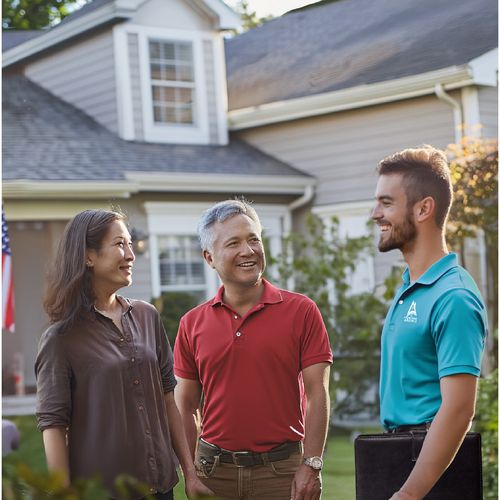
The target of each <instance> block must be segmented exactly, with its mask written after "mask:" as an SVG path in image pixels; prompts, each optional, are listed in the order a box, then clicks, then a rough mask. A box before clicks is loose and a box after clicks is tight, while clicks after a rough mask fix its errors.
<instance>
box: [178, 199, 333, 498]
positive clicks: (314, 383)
mask: <svg viewBox="0 0 500 500" xmlns="http://www.w3.org/2000/svg"><path fill="white" fill-rule="evenodd" d="M198 236H199V239H200V244H201V248H202V251H203V257H204V259H205V261H206V263H207V264H208V265H209V266H210V267H211V268H212V269H214V271H215V272H217V274H218V276H219V278H220V280H221V282H222V286H221V287H220V289H219V291H218V293H217V295H216V296H215V297H214V298H212V299H210V300H208V301H207V302H205V303H203V304H201V305H199V306H198V307H195V308H194V309H192V310H191V311H189V312H188V313H186V314H185V315H184V316H183V317H182V318H181V321H180V325H179V332H178V334H177V339H176V341H175V349H174V366H175V368H174V370H175V375H176V377H177V379H178V385H177V387H176V392H175V399H176V401H177V402H178V405H179V410H180V413H181V416H182V419H183V422H184V428H185V430H186V434H187V438H188V442H189V444H190V448H191V452H192V453H193V456H194V454H195V450H196V459H195V464H196V467H197V472H198V476H199V477H200V479H201V480H202V482H203V483H205V485H210V486H208V487H209V488H210V489H211V490H212V491H213V492H214V493H215V495H216V496H217V497H218V498H220V499H221V500H222V499H224V500H235V499H247V498H255V499H259V500H290V499H292V500H318V499H319V498H320V496H321V468H322V466H323V461H322V458H321V457H322V454H323V449H324V445H325V439H326V433H327V429H328V416H329V406H330V405H329V396H328V380H329V371H330V364H331V362H332V352H331V349H330V344H329V341H328V335H327V332H326V329H325V325H324V323H323V320H322V318H321V313H320V311H319V309H318V307H317V306H316V304H315V303H314V302H313V301H312V300H310V299H309V298H307V297H305V296H304V295H300V294H298V293H293V292H290V291H287V290H283V289H280V288H277V287H275V286H273V285H272V284H271V283H269V282H268V281H267V280H265V279H264V278H263V277H262V275H263V273H264V269H265V267H266V256H265V252H264V245H263V243H262V226H261V223H260V220H259V216H258V215H257V213H256V211H255V209H254V208H253V207H252V206H251V205H250V204H248V203H247V202H246V201H244V200H226V201H221V202H219V203H217V204H215V205H214V206H212V207H211V208H209V209H208V210H207V211H206V212H205V213H204V214H203V215H202V216H201V218H200V222H199V224H198ZM202 396H203V397H202ZM202 399H203V412H202V423H201V433H200V436H199V439H198V436H197V429H196V426H195V420H196V415H197V411H198V408H199V407H200V406H201V400H202Z"/></svg>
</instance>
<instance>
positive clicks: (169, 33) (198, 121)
mask: <svg viewBox="0 0 500 500" xmlns="http://www.w3.org/2000/svg"><path fill="white" fill-rule="evenodd" d="M120 28H121V27H120ZM122 29H123V31H122V30H117V34H116V35H115V36H116V44H117V45H118V44H119V45H120V47H119V48H118V47H117V49H116V50H117V59H119V60H120V62H121V64H124V63H126V67H127V70H126V71H125V70H124V71H121V75H122V77H124V78H125V81H122V82H121V83H120V82H119V85H118V86H119V87H120V88H121V91H120V95H121V96H122V97H123V103H122V105H123V106H124V107H125V110H124V111H122V112H121V114H122V116H123V119H124V121H125V123H124V124H123V126H122V130H123V131H124V132H125V134H126V136H127V137H126V138H131V136H133V120H134V117H133V114H132V95H131V90H130V87H131V85H132V82H131V81H130V71H128V65H129V64H130V57H129V54H128V49H127V46H126V43H127V42H126V38H127V37H126V36H123V34H122V33H125V34H129V33H133V34H136V35H137V40H138V45H139V47H138V49H139V71H140V74H141V82H140V83H141V86H140V88H141V107H142V121H143V123H142V128H143V132H144V140H145V141H146V142H159V143H174V144H209V143H210V130H209V122H208V103H207V94H206V88H207V84H206V77H205V64H204V60H203V41H204V40H210V41H213V34H212V33H210V32H204V31H190V30H175V29H165V28H157V27H148V26H140V25H134V24H127V25H125V26H123V28H122ZM149 40H158V41H166V42H169V41H171V42H188V43H191V44H192V48H193V69H194V92H193V93H194V102H195V106H193V108H194V109H193V122H194V124H193V125H190V124H185V123H182V124H167V123H157V122H155V121H154V116H153V93H152V89H151V85H152V81H151V78H150V58H149ZM123 44H125V45H124V46H122V45H123Z"/></svg>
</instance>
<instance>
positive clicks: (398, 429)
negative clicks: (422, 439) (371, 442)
mask: <svg viewBox="0 0 500 500" xmlns="http://www.w3.org/2000/svg"><path fill="white" fill-rule="evenodd" d="M431 423H432V422H426V423H425V424H417V425H400V426H398V427H395V428H394V429H388V430H387V432H388V433H389V434H397V433H399V432H411V431H428V430H429V427H430V426H431Z"/></svg>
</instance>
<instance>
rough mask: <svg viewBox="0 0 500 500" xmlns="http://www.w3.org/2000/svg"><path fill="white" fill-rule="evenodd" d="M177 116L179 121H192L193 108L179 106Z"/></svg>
mask: <svg viewBox="0 0 500 500" xmlns="http://www.w3.org/2000/svg"><path fill="white" fill-rule="evenodd" d="M177 118H178V121H179V122H180V123H193V110H192V109H191V108H186V109H185V108H180V109H179V110H178V113H177Z"/></svg>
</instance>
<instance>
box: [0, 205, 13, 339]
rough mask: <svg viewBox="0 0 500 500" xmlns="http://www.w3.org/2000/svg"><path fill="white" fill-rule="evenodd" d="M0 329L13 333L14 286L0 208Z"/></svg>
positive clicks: (6, 234) (9, 253) (5, 224)
mask: <svg viewBox="0 0 500 500" xmlns="http://www.w3.org/2000/svg"><path fill="white" fill-rule="evenodd" d="M2 328H3V329H5V330H9V331H11V332H13V331H14V286H13V282H12V257H11V252H10V244H9V236H8V233H7V223H6V222H5V215H4V212H3V207H2Z"/></svg>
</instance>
